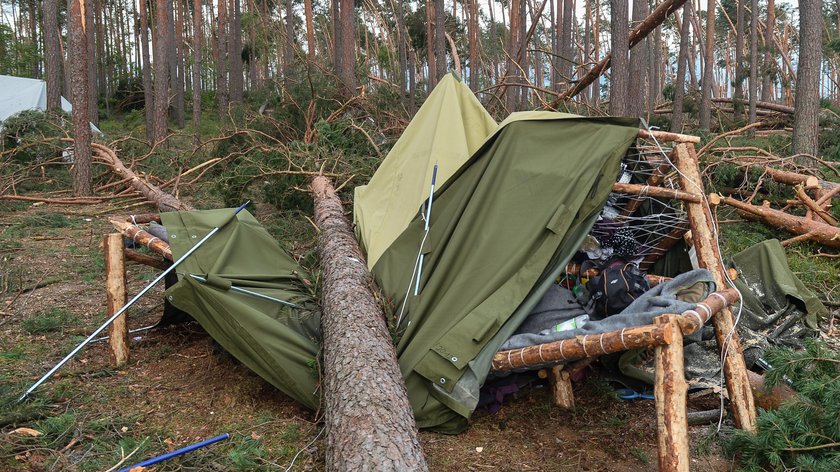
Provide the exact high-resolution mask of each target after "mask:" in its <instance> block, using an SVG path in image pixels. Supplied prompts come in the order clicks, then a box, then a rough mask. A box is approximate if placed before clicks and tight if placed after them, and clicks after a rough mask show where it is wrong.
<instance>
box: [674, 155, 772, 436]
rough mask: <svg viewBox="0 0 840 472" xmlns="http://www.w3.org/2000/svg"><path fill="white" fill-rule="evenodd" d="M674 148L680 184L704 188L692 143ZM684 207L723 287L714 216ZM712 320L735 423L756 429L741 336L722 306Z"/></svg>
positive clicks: (700, 257) (702, 260)
mask: <svg viewBox="0 0 840 472" xmlns="http://www.w3.org/2000/svg"><path fill="white" fill-rule="evenodd" d="M674 151H675V152H674V154H675V156H676V160H677V162H676V165H677V168H678V169H679V171H680V172H679V179H680V187H681V188H684V189H691V190H696V191H703V181H702V180H701V178H700V169H699V167H698V165H697V157H696V154H695V151H694V146H693V145H686V144H678V145H677V146H675V147H674ZM686 207H687V208H686V209H687V213H688V221H689V224H690V225H691V233H692V241H693V242H694V249H695V251H696V252H697V262H698V263H699V265H700V267H703V268H705V269H708V270H709V271H710V272H711V273H712V274H713V275H714V277H715V282H716V283H717V284H718V286H719V287H726V286H727V283H728V282H727V279H726V277H727V276H726V271H725V269H724V267H723V262H722V261H721V257H720V253H719V252H718V245H717V234H713V233H712V232H711V228H712V227H713V223H712V222H713V221H714V220H713V218H712V215H711V213H709V211H710V210H709V208H707V207H706V205H704V204H702V203H687V204H686ZM713 321H714V326H715V336H716V339H717V343H718V347H719V348H720V350H721V353H722V354H723V356H722V357H723V373H724V376H725V378H726V389H727V391H728V392H729V399H730V401H731V406H732V413H733V415H732V416H733V417H734V419H735V424H736V425H738V426H739V427H740V428H741V429H744V430H746V431H755V427H756V422H755V404H754V402H753V396H752V390H750V386H749V381H748V379H747V366H746V364H745V363H744V356H743V351H742V350H741V340H740V338H739V336H738V333H737V332H736V331H735V323H734V321H733V319H732V313H731V312H730V311H729V310H728V309H726V308H724V309H723V310H720V311H718V312H717V313H716V314H715V315H714V318H713Z"/></svg>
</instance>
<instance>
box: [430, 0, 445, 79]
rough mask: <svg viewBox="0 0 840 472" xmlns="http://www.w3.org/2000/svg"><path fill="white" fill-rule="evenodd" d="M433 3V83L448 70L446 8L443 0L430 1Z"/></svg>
mask: <svg viewBox="0 0 840 472" xmlns="http://www.w3.org/2000/svg"><path fill="white" fill-rule="evenodd" d="M432 1H434V3H435V65H436V66H437V70H435V71H434V74H435V83H437V81H439V80H440V79H441V78H442V77H443V76H444V75H446V70H447V69H448V68H449V64H448V63H447V61H446V35H444V31H445V30H444V21H445V19H446V15H445V12H446V6H445V5H444V3H443V0H432ZM430 73H431V72H430Z"/></svg>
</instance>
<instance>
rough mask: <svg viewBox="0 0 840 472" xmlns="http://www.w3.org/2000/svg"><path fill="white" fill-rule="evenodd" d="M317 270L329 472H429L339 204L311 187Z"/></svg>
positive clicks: (327, 188) (322, 188)
mask: <svg viewBox="0 0 840 472" xmlns="http://www.w3.org/2000/svg"><path fill="white" fill-rule="evenodd" d="M310 189H311V191H312V194H313V199H314V201H315V223H316V225H317V226H318V229H319V235H318V254H319V257H320V259H321V266H322V269H323V272H322V273H323V284H324V285H323V297H322V309H323V312H322V315H321V326H322V332H323V336H324V340H323V346H324V375H323V388H324V405H325V415H326V424H327V450H326V468H327V469H328V470H421V471H422V470H428V467H427V465H426V461H425V458H424V457H423V451H422V448H421V446H420V442H419V440H418V439H417V427H416V424H415V422H414V415H413V412H412V409H411V405H410V404H409V402H408V395H407V393H406V390H405V384H404V383H403V379H402V374H401V373H400V369H399V365H398V363H397V356H396V350H395V349H394V344H393V343H392V341H391V336H390V334H389V332H388V328H387V326H386V325H385V317H384V313H383V311H382V308H381V307H380V306H379V304H378V303H377V301H376V299H375V298H374V296H373V294H372V293H371V291H370V287H371V285H372V281H371V278H370V274H369V272H368V271H367V266H366V265H365V262H364V256H362V252H361V250H360V249H359V246H358V244H357V242H356V239H355V237H354V236H353V230H352V229H351V226H350V223H349V222H348V221H347V219H346V218H345V217H344V210H343V208H342V206H341V200H340V199H339V198H338V195H337V194H336V193H335V189H334V188H333V186H332V184H331V183H330V181H329V180H328V179H327V178H326V177H323V176H318V177H315V178H313V179H312V181H311V182H310Z"/></svg>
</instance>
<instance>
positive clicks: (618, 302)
mask: <svg viewBox="0 0 840 472" xmlns="http://www.w3.org/2000/svg"><path fill="white" fill-rule="evenodd" d="M584 265H586V264H584ZM596 267H597V266H596ZM598 268H599V270H600V272H599V273H598V275H596V276H595V277H591V278H590V279H589V280H588V281H587V282H586V289H587V291H588V292H589V297H590V300H591V303H592V305H593V313H592V315H593V318H596V319H600V318H605V317H607V316H610V315H615V314H617V313H620V312H621V311H622V310H624V309H625V308H627V306H628V305H630V304H631V303H633V300H635V299H637V298H638V297H639V295H641V294H643V293H645V292H647V291H648V290H649V289H650V285H649V284H648V281H647V279H646V278H645V274H644V273H642V271H641V270H640V269H639V267H638V266H637V265H636V264H633V263H631V262H627V261H625V260H624V259H621V258H612V259H610V260H608V261H607V262H606V263H604V264H603V265H601V266H600V267H598ZM581 270H583V267H581Z"/></svg>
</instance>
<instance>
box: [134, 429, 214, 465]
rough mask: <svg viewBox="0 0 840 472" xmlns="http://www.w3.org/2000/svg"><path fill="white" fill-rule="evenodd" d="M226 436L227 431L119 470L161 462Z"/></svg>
mask: <svg viewBox="0 0 840 472" xmlns="http://www.w3.org/2000/svg"><path fill="white" fill-rule="evenodd" d="M228 438H230V434H228V433H225V434H220V435H218V436H216V437H215V438H210V439H207V440H205V441H201V442H200V443H195V444H191V445H189V446H186V447H182V448H181V449H176V450H174V451H172V452H167V453H166V454H162V455H160V456H157V457H152V458H151V459H146V460H144V461H143V462H138V463H136V464H134V465H131V466H128V467H124V468H122V469H120V470H119V472H128V471H129V470H131V469H133V468H135V467H149V466H150V465H155V464H157V463H158V462H163V461H166V460H169V459H172V458H173V457H177V456H180V455H182V454H186V453H188V452H192V451H195V450H196V449H201V448H202V447H205V446H209V445H211V444H213V443H217V442H219V441H224V440H225V439H228Z"/></svg>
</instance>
